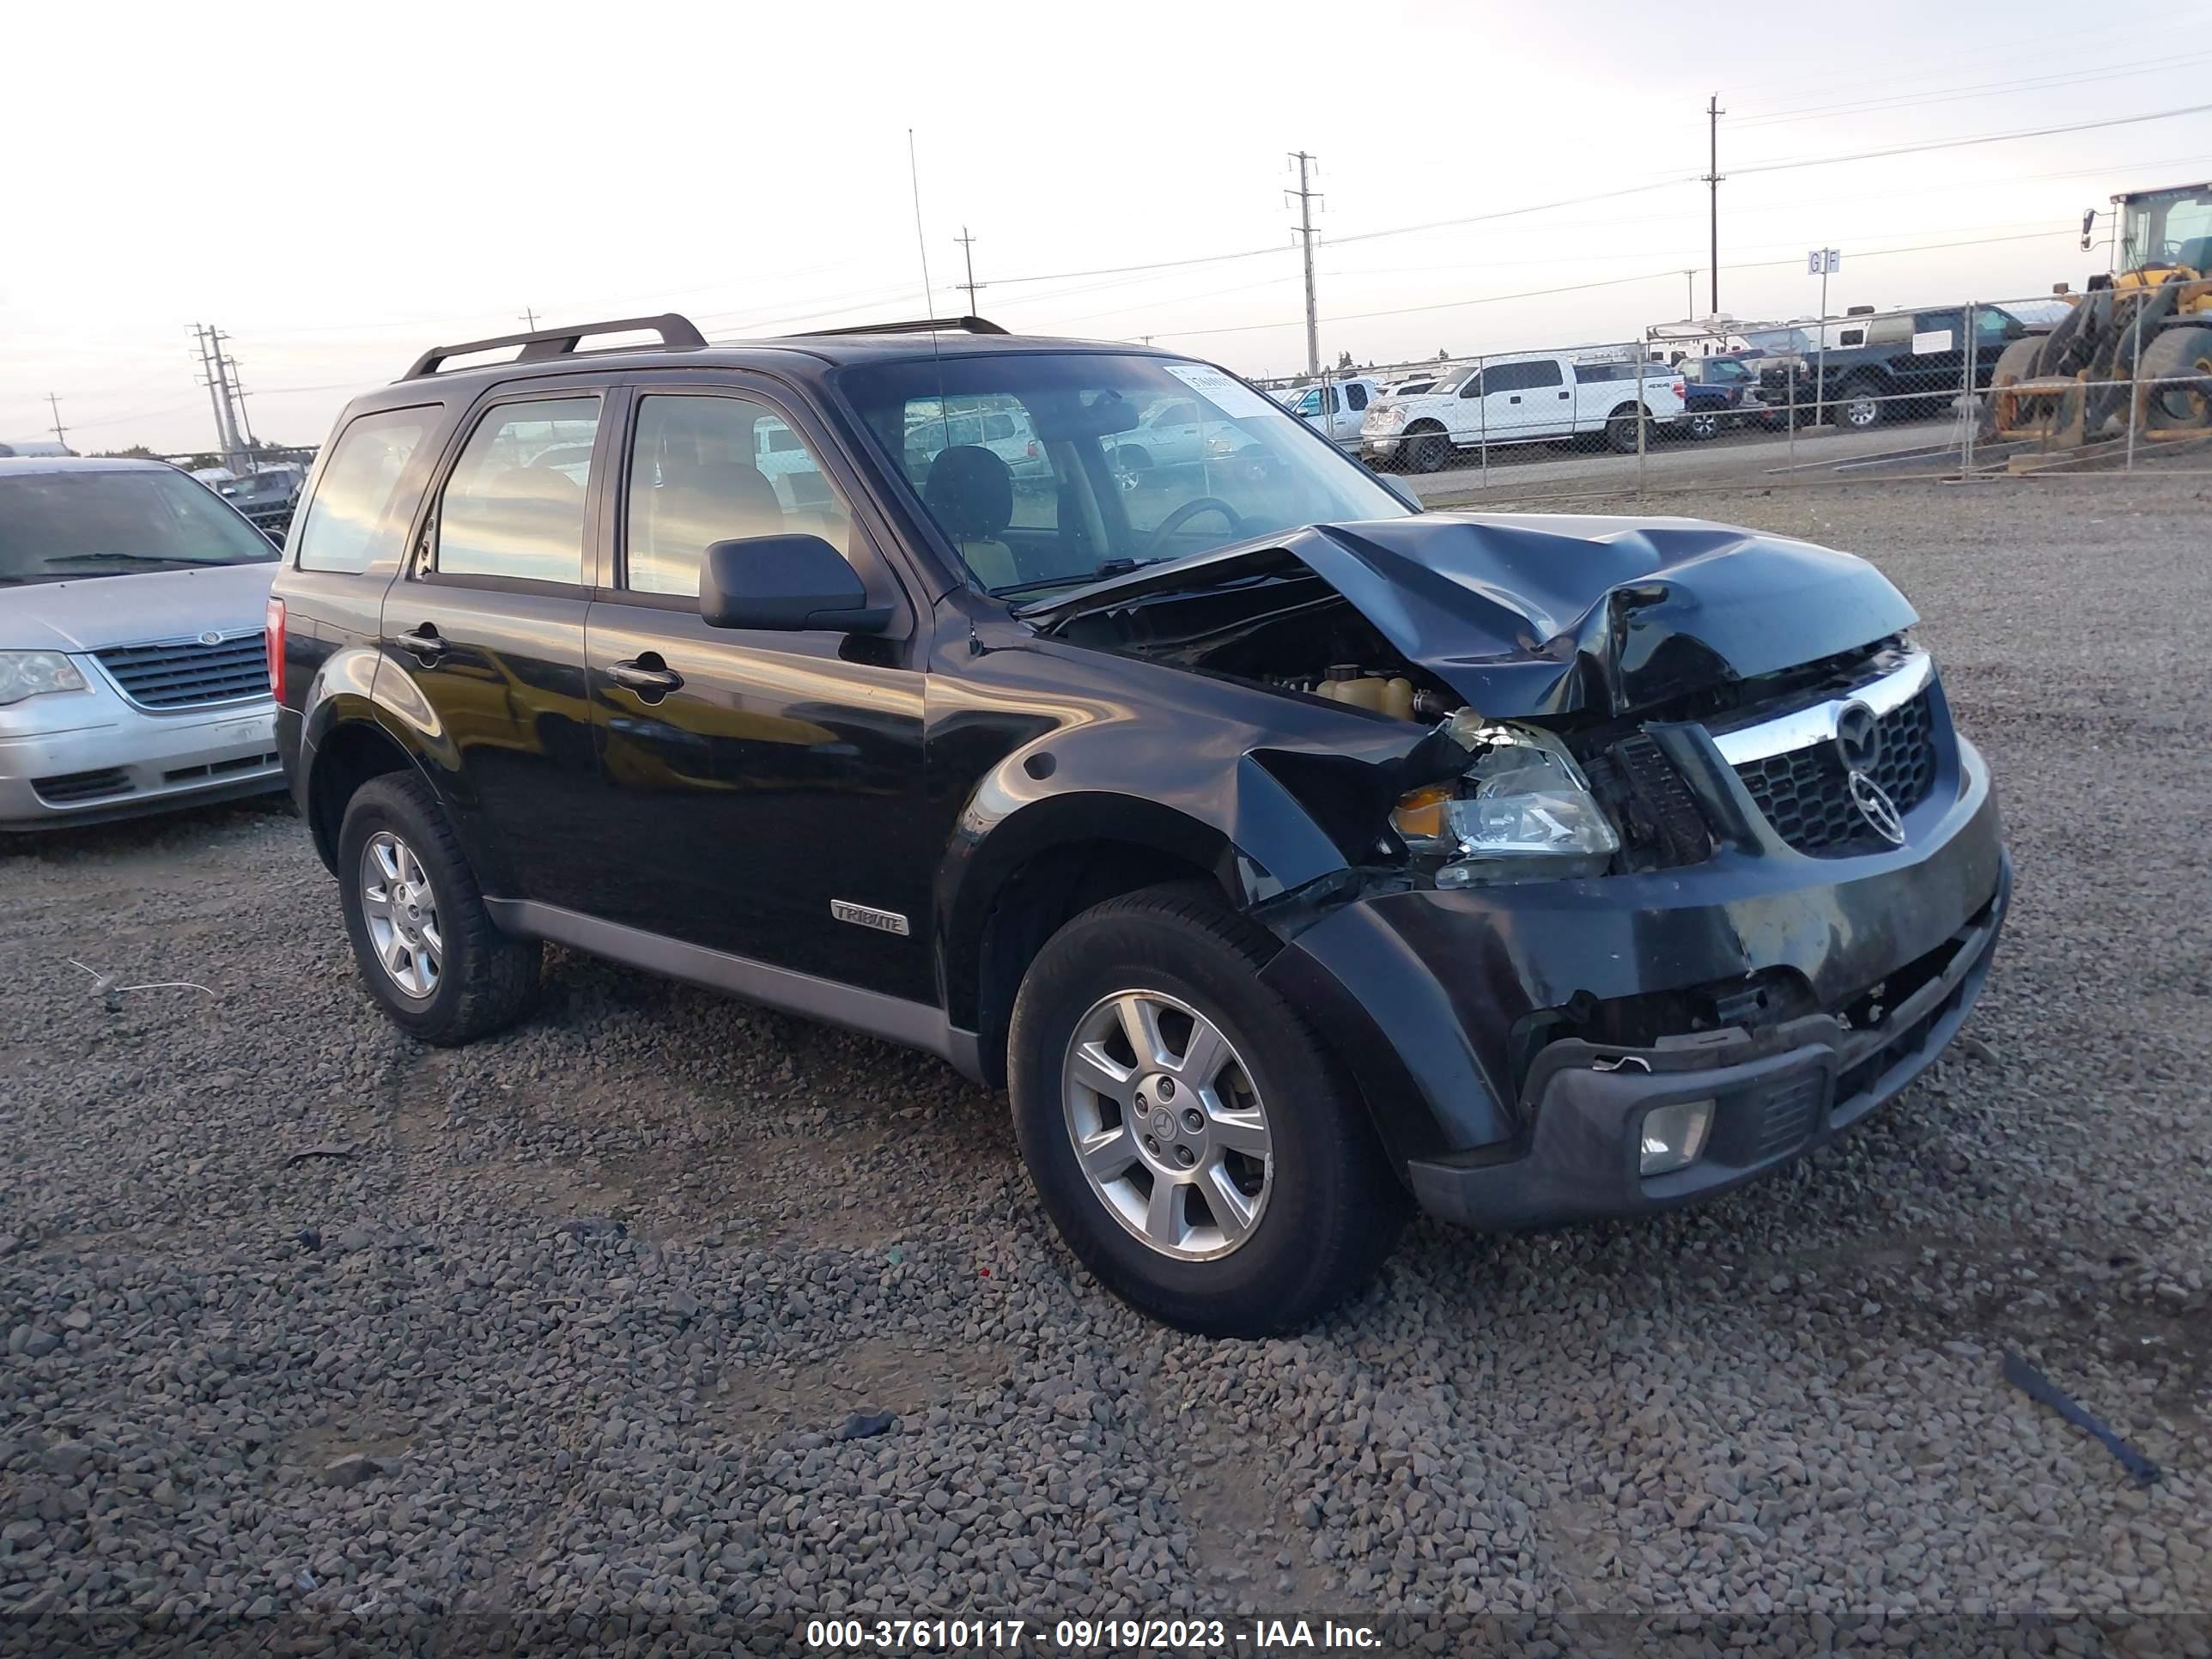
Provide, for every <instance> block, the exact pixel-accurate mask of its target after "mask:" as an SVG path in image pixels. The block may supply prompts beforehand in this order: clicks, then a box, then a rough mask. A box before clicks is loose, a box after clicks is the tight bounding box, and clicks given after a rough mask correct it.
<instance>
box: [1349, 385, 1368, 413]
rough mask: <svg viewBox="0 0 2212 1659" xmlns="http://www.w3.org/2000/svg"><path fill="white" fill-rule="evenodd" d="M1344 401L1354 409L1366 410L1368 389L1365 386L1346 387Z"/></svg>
mask: <svg viewBox="0 0 2212 1659" xmlns="http://www.w3.org/2000/svg"><path fill="white" fill-rule="evenodd" d="M1344 400H1345V402H1346V403H1348V404H1351V405H1352V407H1353V408H1354V409H1364V408H1366V407H1367V388H1366V387H1365V386H1346V387H1345V388H1344Z"/></svg>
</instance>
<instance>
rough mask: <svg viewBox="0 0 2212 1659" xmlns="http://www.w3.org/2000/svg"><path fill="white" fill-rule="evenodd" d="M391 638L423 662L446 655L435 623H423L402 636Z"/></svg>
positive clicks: (443, 643)
mask: <svg viewBox="0 0 2212 1659" xmlns="http://www.w3.org/2000/svg"><path fill="white" fill-rule="evenodd" d="M392 637H393V638H394V640H395V641H397V642H398V644H400V645H403V646H404V647H407V649H408V650H410V651H412V652H413V653H415V654H416V656H418V657H420V658H422V659H423V660H424V661H425V662H427V661H428V660H429V659H432V658H433V657H442V656H444V655H445V654H446V642H445V641H444V640H442V639H441V638H440V637H439V636H438V627H437V624H436V623H423V624H422V626H421V627H419V628H416V629H410V630H409V631H408V632H406V633H404V634H398V635H393V636H392Z"/></svg>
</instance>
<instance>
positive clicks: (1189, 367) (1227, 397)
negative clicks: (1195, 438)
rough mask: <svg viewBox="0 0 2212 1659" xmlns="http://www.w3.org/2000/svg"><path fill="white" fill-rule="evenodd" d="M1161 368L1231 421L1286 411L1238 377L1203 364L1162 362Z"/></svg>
mask: <svg viewBox="0 0 2212 1659" xmlns="http://www.w3.org/2000/svg"><path fill="white" fill-rule="evenodd" d="M1160 367H1161V368H1164V369H1165V370H1167V372H1168V373H1169V374H1172V375H1174V376H1175V377H1176V379H1177V380H1181V381H1182V383H1183V384H1184V385H1185V386H1188V387H1189V388H1190V389H1191V390H1192V391H1193V392H1196V393H1198V395H1199V396H1200V397H1201V398H1205V399H1206V401H1207V402H1208V403H1210V404H1212V405H1213V406H1214V407H1215V408H1216V409H1218V410H1220V411H1221V412H1222V413H1223V414H1224V415H1226V416H1228V417H1229V418H1230V419H1231V420H1232V421H1241V420H1243V419H1245V418H1247V417H1248V416H1253V415H1279V414H1281V413H1282V412H1283V406H1282V405H1281V404H1271V403H1269V402H1268V401H1267V399H1266V398H1262V397H1261V395H1260V394H1259V393H1258V392H1255V391H1253V390H1252V388H1251V387H1250V386H1246V385H1245V384H1244V382H1243V381H1242V380H1238V379H1237V377H1236V376H1235V375H1233V374H1223V373H1222V372H1221V371H1220V370H1219V369H1218V368H1207V367H1206V365H1205V364H1204V363H1162V364H1161V365H1160Z"/></svg>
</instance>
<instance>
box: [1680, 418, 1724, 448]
mask: <svg viewBox="0 0 2212 1659" xmlns="http://www.w3.org/2000/svg"><path fill="white" fill-rule="evenodd" d="M1682 424H1683V429H1684V430H1685V431H1686V432H1687V433H1688V434H1689V435H1690V436H1691V437H1692V438H1694V439H1696V440H1697V441H1699V443H1704V442H1705V441H1706V440H1707V439H1709V438H1717V437H1719V436H1720V435H1721V417H1720V416H1717V415H1716V414H1714V413H1712V412H1711V410H1699V411H1698V412H1697V413H1696V414H1694V415H1690V416H1685V417H1684V420H1683V423H1682Z"/></svg>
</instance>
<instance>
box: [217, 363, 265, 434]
mask: <svg viewBox="0 0 2212 1659" xmlns="http://www.w3.org/2000/svg"><path fill="white" fill-rule="evenodd" d="M222 366H223V368H224V370H225V372H226V373H227V374H228V375H229V377H230V393H231V396H232V397H234V398H237V400H238V424H239V426H240V428H241V429H242V430H243V431H244V432H245V434H246V448H247V450H248V451H249V452H250V451H252V449H253V448H254V447H255V446H256V442H257V440H256V439H255V438H254V435H253V418H252V416H250V415H248V414H247V413H246V383H245V382H244V381H243V380H240V379H239V378H238V359H237V358H235V357H225V358H224V359H223V360H222Z"/></svg>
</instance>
